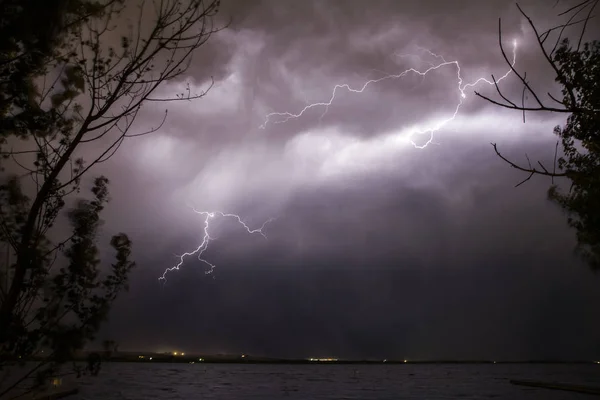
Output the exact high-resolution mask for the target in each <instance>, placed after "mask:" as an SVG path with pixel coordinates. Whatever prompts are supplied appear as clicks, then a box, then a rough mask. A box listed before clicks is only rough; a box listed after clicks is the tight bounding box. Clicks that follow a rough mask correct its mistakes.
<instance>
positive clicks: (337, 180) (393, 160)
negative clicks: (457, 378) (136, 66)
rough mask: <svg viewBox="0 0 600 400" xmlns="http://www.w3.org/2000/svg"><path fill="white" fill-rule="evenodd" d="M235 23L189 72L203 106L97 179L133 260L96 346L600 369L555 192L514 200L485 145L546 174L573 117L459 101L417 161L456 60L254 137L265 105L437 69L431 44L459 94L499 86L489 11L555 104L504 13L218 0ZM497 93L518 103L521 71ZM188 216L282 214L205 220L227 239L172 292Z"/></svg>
mask: <svg viewBox="0 0 600 400" xmlns="http://www.w3.org/2000/svg"><path fill="white" fill-rule="evenodd" d="M520 4H521V5H522V6H523V8H524V9H525V10H526V11H527V12H529V13H530V15H531V16H532V17H533V18H534V20H535V21H536V22H538V23H539V24H540V27H541V28H543V29H545V28H548V27H551V26H552V24H553V21H557V20H556V19H552V16H554V15H556V14H558V12H559V11H560V9H559V8H556V9H552V5H553V4H554V1H548V0H539V1H534V0H528V1H523V2H521V3H520ZM564 4H570V2H568V1H565V2H564ZM228 17H231V18H232V22H231V26H230V27H229V28H228V29H226V30H224V31H222V32H220V33H218V34H216V35H215V36H213V37H212V38H211V39H210V41H209V42H208V43H207V44H206V45H205V46H204V47H203V48H202V49H201V50H200V51H199V52H197V53H196V55H195V56H194V59H193V63H192V65H191V67H190V69H189V71H188V76H187V81H189V82H190V83H191V85H192V87H193V89H194V90H195V91H200V90H202V89H204V88H206V87H207V86H208V84H209V82H210V78H211V76H212V77H213V78H214V80H215V84H214V87H213V88H212V89H211V91H210V92H209V93H208V95H207V96H206V97H204V98H203V99H201V100H197V101H193V102H182V103H177V104H165V103H151V104H148V105H146V106H145V107H144V109H143V111H142V113H141V116H140V117H139V120H138V121H137V124H136V125H135V126H134V128H133V130H134V131H135V130H140V131H142V130H144V129H147V128H148V127H150V126H155V125H157V124H158V122H160V119H161V116H162V113H163V112H164V110H165V107H168V109H169V117H168V119H167V122H166V124H165V126H164V127H163V128H162V129H161V130H160V131H159V132H157V133H155V134H153V135H151V136H145V137H142V138H138V139H133V140H131V141H129V142H127V143H126V144H125V145H124V146H122V148H121V149H120V152H119V153H118V154H117V155H116V156H115V157H114V158H112V159H111V160H110V162H108V163H105V164H102V165H101V166H99V167H98V168H96V169H95V172H96V173H105V174H107V176H108V177H109V178H110V179H111V198H112V201H111V203H110V205H109V207H108V208H107V210H106V213H105V215H104V217H105V219H106V223H105V226H104V227H103V232H104V234H105V235H106V236H108V235H110V234H113V233H116V232H118V231H125V232H127V233H128V234H129V235H130V237H131V238H132V240H133V242H134V245H135V250H134V255H135V260H136V261H137V263H138V267H137V269H136V270H135V272H134V273H133V274H132V276H131V289H130V291H129V293H126V294H123V295H122V296H121V297H120V299H119V301H118V302H117V304H116V305H115V308H114V310H113V312H112V314H111V318H110V321H109V323H107V324H106V326H105V327H104V329H103V330H102V332H101V334H100V335H99V339H105V338H111V339H115V340H117V341H119V343H120V349H123V350H126V349H131V350H148V351H151V350H152V351H173V350H179V351H186V352H190V353H191V352H204V353H217V352H222V353H242V352H244V353H250V354H256V355H266V356H280V357H309V356H337V357H342V358H363V357H372V358H379V357H381V358H410V359H441V358H455V359H473V358H477V359H498V360H500V359H531V358H560V359H600V340H599V339H600V319H598V314H597V310H598V306H599V305H600V287H599V285H600V281H599V280H598V279H599V278H598V277H597V276H595V275H594V274H593V273H592V272H591V271H590V270H589V268H588V267H587V266H586V265H584V264H583V263H582V262H581V261H580V260H578V259H577V257H576V256H575V255H574V247H575V235H574V232H573V231H571V230H569V229H568V228H567V225H566V217H565V216H564V215H563V213H562V212H561V210H560V209H559V208H558V207H557V206H556V205H553V204H551V203H550V202H548V201H547V200H546V190H547V188H548V186H549V185H550V180H549V179H546V178H542V177H540V178H536V179H532V180H531V181H530V182H528V183H527V184H525V185H522V186H520V187H518V188H514V185H515V184H516V183H518V182H519V181H520V180H522V179H523V178H525V176H523V175H522V174H520V173H519V172H518V171H515V170H512V169H511V168H510V167H509V166H508V165H506V164H505V163H503V162H502V161H501V160H500V159H499V158H498V157H496V156H495V154H494V152H493V149H492V147H491V146H490V142H496V143H498V146H499V149H500V150H501V151H503V152H504V153H505V154H506V155H507V156H510V157H512V158H514V159H515V160H518V161H525V153H528V154H529V156H530V157H531V158H532V159H540V160H542V161H544V162H546V163H547V164H551V163H552V158H553V155H554V145H555V143H556V137H555V136H554V135H553V134H552V129H553V127H554V126H555V125H557V124H561V123H562V122H563V121H564V116H556V115H551V114H529V115H528V116H527V123H526V124H523V122H522V115H521V113H519V112H517V111H511V110H503V109H499V108H498V107H496V106H493V105H491V104H489V103H487V102H485V101H484V100H482V99H480V98H478V97H476V96H475V95H474V93H473V89H472V88H468V89H466V90H465V94H466V98H465V99H464V104H463V105H462V107H461V108H460V110H459V112H458V114H457V116H456V118H455V119H454V120H453V121H451V122H450V123H448V124H446V125H444V126H443V128H441V129H440V130H439V131H437V132H435V134H434V138H433V143H432V144H430V145H428V146H427V147H425V148H424V149H417V148H415V147H414V146H413V145H412V144H411V143H410V141H409V140H408V133H409V132H410V130H411V129H414V128H415V127H425V126H429V125H431V124H434V123H436V121H441V120H444V119H447V118H449V117H450V116H452V114H453V112H454V110H455V108H456V106H457V104H458V102H459V101H460V92H459V91H458V89H457V87H458V82H457V69H456V66H455V65H448V66H444V67H441V68H439V69H437V70H435V71H432V72H430V73H429V74H427V75H426V76H425V77H421V76H419V75H417V74H414V73H413V74H411V73H409V74H407V75H406V76H405V77H403V78H399V79H388V80H384V81H381V82H377V83H373V84H371V85H369V86H368V88H367V89H365V90H364V92H362V93H350V92H349V91H348V90H345V89H338V91H337V92H336V98H335V100H334V101H333V102H332V104H331V106H329V107H328V108H327V113H326V114H324V112H325V110H326V108H325V107H324V106H320V107H314V108H311V109H309V110H308V111H307V112H305V113H304V114H303V115H302V116H301V117H299V118H294V119H290V120H289V121H287V122H285V123H274V122H281V121H282V118H281V117H279V119H277V118H273V119H271V120H270V123H268V124H267V125H266V126H265V127H264V129H260V127H261V125H262V124H263V123H264V122H265V117H266V116H267V115H268V114H269V113H272V112H291V113H295V114H297V113H299V112H300V111H301V110H302V109H303V108H304V107H306V106H307V105H309V104H311V103H316V102H327V101H329V99H330V98H331V96H332V91H333V88H334V86H335V85H336V84H349V85H350V86H351V87H352V88H360V87H362V85H363V84H364V83H365V82H366V81H368V80H370V79H378V78H382V77H384V76H386V75H388V74H399V73H400V72H402V71H404V70H406V69H408V68H416V69H419V70H425V69H427V68H428V67H429V66H430V65H431V63H433V64H437V63H439V62H440V60H441V59H440V58H436V57H434V56H433V55H431V54H428V53H427V52H426V51H424V50H423V48H427V49H429V50H430V51H432V52H434V53H436V54H438V55H440V56H443V57H444V58H445V59H446V60H448V61H454V60H457V61H459V63H460V66H461V74H462V77H463V79H464V83H467V82H473V81H475V80H477V79H478V78H480V77H485V78H488V79H490V77H491V74H494V76H496V77H499V76H502V75H503V74H505V73H506V72H507V71H508V66H507V65H506V63H505V62H504V60H503V59H502V56H501V53H500V51H499V48H498V46H497V44H498V36H497V34H498V18H499V17H502V21H503V27H504V35H505V44H506V48H507V51H509V55H511V53H510V50H512V41H513V40H517V41H518V43H519V44H518V49H517V64H516V66H517V67H518V68H519V69H520V70H521V71H524V70H526V71H528V77H531V80H532V82H533V84H534V87H537V88H542V93H545V92H546V91H548V90H552V91H554V93H555V94H558V95H559V94H560V92H559V91H557V90H556V87H555V86H553V79H552V75H551V74H550V72H549V70H548V67H547V66H545V65H544V64H543V63H542V62H541V58H540V57H541V54H540V53H539V51H538V49H537V48H536V46H537V43H535V42H534V41H533V39H534V37H532V36H531V32H530V30H529V29H528V27H527V24H526V22H525V21H524V19H523V18H522V17H521V16H520V14H519V12H518V10H517V8H516V7H515V4H514V2H512V1H501V0H493V1H491V0H488V1H480V0H461V1H446V0H437V1H434V0H419V1H412V0H411V1H358V0H357V1H349V0H344V1H341V0H339V1H317V0H314V1H291V0H282V1H276V0H270V1H245V0H223V9H222V12H221V15H220V18H221V22H225V21H226V20H227V18H228ZM185 83H186V82H185V81H180V82H170V83H168V84H166V85H165V86H163V87H162V89H161V90H160V91H161V93H165V94H172V93H176V92H180V91H181V89H182V88H183V87H185ZM501 87H502V88H503V90H505V91H506V93H507V94H512V95H514V96H516V98H520V93H521V87H520V86H519V84H518V82H517V81H516V79H515V77H514V76H509V77H508V78H506V79H505V80H504V81H502V82H501ZM476 89H477V90H478V91H480V92H482V93H483V94H486V95H494V93H495V92H494V88H493V87H492V86H490V85H487V84H486V83H482V84H480V85H478V86H477V87H476ZM323 114H324V115H323ZM133 133H135V132H133ZM428 138H429V137H428V136H426V135H416V136H413V139H414V141H415V143H416V144H418V145H422V144H424V143H425V142H426V141H427V139H428ZM192 207H194V208H196V209H197V210H206V211H222V212H231V213H236V214H239V215H240V216H241V217H242V218H243V220H244V222H246V223H247V224H248V226H249V227H250V228H251V229H256V228H259V227H260V226H261V225H262V224H263V222H264V221H266V220H267V219H269V218H271V217H274V218H276V220H275V221H273V222H271V223H269V224H267V225H266V226H265V228H264V233H265V234H266V236H267V237H268V239H267V240H265V238H263V237H262V236H260V235H259V234H254V235H249V234H247V233H246V232H245V230H244V229H243V227H242V226H241V225H239V224H237V223H236V221H235V220H233V219H231V218H229V219H227V218H215V219H213V220H211V222H210V224H211V225H210V228H209V233H210V235H211V237H214V238H216V240H214V241H212V242H210V244H209V247H208V250H207V251H206V252H205V253H204V254H203V256H204V258H205V259H206V260H208V261H210V262H211V263H213V264H215V265H216V268H215V269H214V271H213V273H212V274H208V275H207V274H205V272H206V271H207V270H208V269H209V268H208V266H207V265H206V264H205V263H202V262H200V261H198V260H197V258H195V257H188V258H186V259H185V262H184V264H183V265H182V266H181V268H180V269H179V270H178V271H173V272H170V273H169V274H168V275H167V281H166V282H165V283H162V282H160V281H159V280H158V278H159V277H160V276H161V274H162V273H163V271H164V270H165V268H168V267H172V266H173V265H175V264H177V262H178V260H179V258H178V257H177V255H180V254H182V253H184V252H186V251H190V250H193V249H194V248H195V247H197V246H198V244H199V243H200V242H201V241H202V237H203V228H204V225H203V221H204V218H203V217H202V216H201V215H198V214H195V213H194V212H193V210H192ZM107 262H108V259H107Z"/></svg>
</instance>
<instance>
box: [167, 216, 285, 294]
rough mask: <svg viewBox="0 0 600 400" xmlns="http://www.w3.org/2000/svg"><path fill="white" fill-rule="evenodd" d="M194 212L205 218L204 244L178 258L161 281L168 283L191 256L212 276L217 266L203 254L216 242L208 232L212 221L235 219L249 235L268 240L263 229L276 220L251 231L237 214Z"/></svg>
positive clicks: (268, 221)
mask: <svg viewBox="0 0 600 400" xmlns="http://www.w3.org/2000/svg"><path fill="white" fill-rule="evenodd" d="M193 211H194V212H195V213H196V214H199V215H202V216H204V230H203V231H204V236H203V237H202V242H201V243H200V245H199V246H198V247H196V249H194V250H192V251H190V252H186V253H183V254H182V255H180V256H177V257H178V258H179V262H178V263H177V264H175V265H174V266H173V267H169V268H167V269H165V271H164V272H163V274H162V275H161V276H160V277H159V278H158V280H159V281H161V280H162V281H164V282H166V281H167V274H168V273H169V272H171V271H174V270H179V268H180V267H181V266H182V265H183V263H184V261H185V259H186V258H187V257H189V256H197V257H198V260H199V261H202V262H203V263H205V264H206V265H208V266H209V267H210V269H209V270H208V271H205V274H206V275H208V274H212V273H213V271H214V269H215V268H216V265H214V264H212V263H211V262H209V261H207V260H206V259H204V258H202V254H204V252H205V251H206V250H207V249H208V244H209V243H210V242H211V241H213V240H215V239H216V238H214V237H211V236H210V233H209V232H208V229H209V226H210V221H211V220H213V219H214V218H216V217H223V218H234V219H235V220H237V222H238V223H239V224H240V225H242V226H243V227H244V229H245V230H246V232H248V233H249V234H251V235H252V234H259V235H261V236H262V237H264V238H265V239H267V235H265V233H264V232H263V229H264V228H265V226H266V225H267V224H268V223H270V222H273V221H274V220H275V218H269V219H268V220H266V221H265V222H264V223H263V224H262V225H261V227H260V228H258V229H250V227H249V226H248V225H246V223H244V221H242V218H241V217H240V216H239V215H237V214H226V213H222V212H220V211H212V212H209V211H198V210H196V209H193Z"/></svg>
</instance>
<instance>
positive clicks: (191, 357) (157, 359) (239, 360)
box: [31, 351, 600, 364]
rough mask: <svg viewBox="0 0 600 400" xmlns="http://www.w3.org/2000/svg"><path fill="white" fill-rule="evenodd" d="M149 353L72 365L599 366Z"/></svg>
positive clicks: (76, 358)
mask: <svg viewBox="0 0 600 400" xmlns="http://www.w3.org/2000/svg"><path fill="white" fill-rule="evenodd" d="M181 354H182V353H178V354H177V355H176V354H174V353H152V352H143V351H140V352H118V353H112V354H107V353H106V352H104V351H95V352H94V351H87V352H80V353H78V354H76V355H75V356H74V357H73V358H72V361H86V360H88V358H89V357H90V356H93V357H98V356H99V357H100V359H101V360H102V361H103V362H138V363H149V362H154V363H190V364H196V363H209V364H210V363H230V364H600V362H598V361H589V360H586V361H583V360H550V359H548V360H513V361H507V360H504V361H494V360H394V359H386V360H383V359H377V360H376V359H368V360H353V359H341V358H340V359H338V358H326V357H323V358H299V359H285V358H271V357H260V356H253V355H246V354H243V355H241V354H234V355H231V354H213V355H203V354H187V353H183V354H184V355H181ZM42 359H43V356H42V355H41V354H40V356H38V357H32V358H31V361H41V360H42Z"/></svg>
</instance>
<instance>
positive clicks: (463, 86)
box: [259, 40, 517, 149]
mask: <svg viewBox="0 0 600 400" xmlns="http://www.w3.org/2000/svg"><path fill="white" fill-rule="evenodd" d="M419 50H420V51H422V52H425V53H428V54H429V55H430V56H431V57H433V58H434V59H436V60H438V61H439V63H438V64H432V63H428V64H429V65H430V67H429V68H427V69H425V70H423V71H420V70H418V69H415V68H409V69H407V70H405V71H402V72H400V73H399V74H391V75H386V76H384V77H381V78H377V79H371V80H368V81H366V82H365V83H364V84H363V85H362V86H361V87H358V88H353V87H351V86H350V85H349V84H347V83H342V84H337V85H335V86H334V87H333V91H332V93H331V97H330V98H329V100H328V101H324V102H317V103H312V104H309V105H307V106H306V107H304V108H303V109H302V110H300V112H298V113H297V114H294V113H291V112H272V113H269V114H267V115H266V117H265V120H264V122H263V124H262V125H260V127H259V128H260V129H265V128H266V126H267V125H268V124H269V123H273V124H281V123H285V122H287V121H289V120H291V119H294V118H300V117H301V116H302V115H304V113H306V112H307V111H308V110H310V109H312V108H315V107H325V110H324V111H323V113H322V114H321V118H323V117H324V116H325V114H327V111H328V109H329V106H330V105H331V104H333V102H334V100H335V96H336V95H337V93H338V92H339V91H340V90H341V89H346V90H347V91H348V92H351V93H363V92H364V91H365V89H367V87H369V86H370V85H372V84H377V83H380V82H383V81H385V80H389V79H400V78H402V77H404V76H406V75H408V74H410V73H412V74H416V75H420V76H422V77H425V76H426V75H427V74H428V73H430V72H432V71H435V70H438V69H440V68H442V67H447V66H454V67H456V78H457V87H458V92H459V93H460V98H459V101H458V104H457V105H456V107H455V109H454V112H453V113H452V114H451V116H450V117H449V118H446V119H444V120H442V121H439V122H437V123H435V124H431V125H429V126H427V127H425V128H422V129H419V128H413V129H412V130H411V131H409V133H408V137H409V140H410V142H411V143H412V145H413V146H414V147H415V148H418V149H423V148H425V147H427V146H428V145H429V144H430V143H432V142H433V135H434V132H437V131H438V130H440V129H441V128H442V127H443V126H444V125H446V124H447V123H449V122H450V121H452V120H453V119H454V118H456V115H457V114H458V111H459V110H460V107H461V106H462V105H463V102H464V99H466V97H467V95H466V93H465V92H466V90H467V89H468V88H472V87H474V86H476V85H478V84H479V83H481V82H485V83H487V84H488V85H495V84H497V83H498V82H500V81H502V80H504V79H505V78H506V77H507V76H509V75H510V73H511V72H512V68H511V69H509V70H508V71H507V72H506V73H505V74H504V75H502V76H501V77H500V78H498V79H496V80H495V82H494V81H490V80H488V79H486V78H479V79H477V80H476V81H474V82H471V83H463V78H462V75H461V67H460V63H459V62H458V61H447V60H446V59H445V58H444V57H443V56H441V55H438V54H435V53H433V52H432V51H430V50H427V49H424V48H419ZM512 53H513V59H512V63H511V67H514V65H515V63H516V61H517V41H516V40H514V41H513V52H512ZM400 56H405V55H400ZM425 134H429V139H428V140H427V141H426V142H425V144H422V145H417V144H416V143H415V142H414V140H413V137H414V136H415V135H425Z"/></svg>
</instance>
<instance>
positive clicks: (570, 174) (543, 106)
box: [476, 0, 600, 270]
mask: <svg viewBox="0 0 600 400" xmlns="http://www.w3.org/2000/svg"><path fill="white" fill-rule="evenodd" d="M599 2H600V0H584V1H581V2H580V3H578V4H576V5H574V6H572V7H569V8H567V9H566V10H565V11H563V12H561V13H560V14H559V15H560V16H563V17H565V18H567V20H566V22H565V23H563V24H560V25H558V26H555V27H553V28H550V29H548V30H546V31H543V32H540V31H539V30H538V29H537V27H536V25H535V23H534V22H533V21H532V19H531V18H530V17H529V16H528V15H527V14H526V13H525V12H524V11H523V9H522V8H521V7H520V6H519V5H518V4H517V7H518V9H519V11H520V12H521V14H522V15H523V17H524V18H525V19H526V20H527V21H528V23H529V26H530V27H531V28H532V30H533V32H534V34H535V36H536V41H537V44H538V47H539V49H540V52H541V54H542V57H543V59H544V60H545V61H546V62H547V63H548V65H549V66H550V67H551V68H552V70H553V71H554V74H555V81H556V82H557V83H558V84H559V85H560V87H561V95H562V98H561V97H560V96H555V95H553V94H551V93H547V97H548V100H544V99H543V97H542V96H541V95H539V94H538V93H536V92H535V91H534V90H533V89H532V87H531V85H530V82H529V80H528V79H527V74H526V73H524V72H523V73H522V72H520V71H517V69H516V68H514V67H513V66H512V65H511V63H510V61H509V59H508V58H507V56H506V53H505V51H504V48H503V45H502V24H501V22H502V21H501V20H500V21H499V25H498V31H499V35H498V38H499V45H500V50H501V52H502V55H503V56H504V59H505V60H506V62H507V64H508V65H510V66H511V68H512V71H513V72H514V74H515V75H516V76H517V77H518V78H519V80H520V81H521V83H522V85H523V92H522V96H521V98H520V99H519V100H511V99H509V98H508V97H507V96H506V95H504V93H502V91H501V89H500V88H499V86H498V85H496V90H497V93H498V95H499V96H500V98H501V100H495V99H492V98H490V97H487V96H484V95H482V94H480V93H477V92H476V94H477V95H478V96H479V97H481V98H483V99H485V100H487V101H489V102H491V103H493V104H495V105H498V106H500V107H504V108H509V109H513V110H519V111H521V112H522V114H523V122H525V114H526V112H530V111H535V112H555V113H565V114H568V118H567V122H566V124H565V126H563V127H561V126H557V127H555V128H554V134H556V135H557V136H558V138H559V141H558V142H557V144H556V148H555V153H554V154H555V156H554V160H555V162H554V166H553V168H552V169H548V168H546V166H544V165H543V164H542V163H541V162H540V161H538V162H537V165H536V166H534V165H532V163H531V161H530V160H529V157H527V165H520V164H518V163H516V162H514V161H512V160H509V159H508V158H506V157H505V156H504V155H502V153H501V152H500V151H499V150H498V148H497V145H496V144H495V143H492V146H493V147H494V150H495V152H496V154H497V155H498V156H499V157H500V158H501V159H502V160H504V161H505V162H506V163H508V164H509V165H510V166H511V167H513V168H516V169H518V170H520V171H523V172H525V173H527V177H526V178H525V179H524V180H523V181H521V182H519V183H518V184H517V186H519V185H521V184H523V183H525V182H527V181H528V180H529V179H531V177H533V176H534V175H544V176H549V177H552V179H553V180H552V185H551V187H550V189H549V190H548V197H549V198H550V199H551V200H552V201H553V202H555V203H556V204H558V205H560V206H561V208H562V209H563V210H564V211H565V212H566V214H567V216H568V219H567V221H568V224H569V225H570V226H571V227H573V228H574V229H575V231H576V234H577V242H578V245H577V250H578V252H579V253H580V254H581V256H583V258H584V260H585V261H586V262H587V263H588V264H589V266H590V267H591V268H592V269H593V270H600V42H599V41H597V40H593V41H591V42H585V41H584V35H585V33H586V30H587V28H588V26H589V22H590V20H591V19H592V18H593V17H594V15H593V12H594V10H595V9H596V8H597V6H598V3H599ZM557 4H558V2H557ZM572 29H579V31H578V35H577V37H576V38H575V40H570V39H569V38H568V37H565V35H566V34H567V32H568V30H572ZM551 37H555V39H554V40H553V41H552V42H553V43H550V44H548V39H549V38H551ZM526 95H527V97H530V98H531V99H532V100H531V101H530V103H526V102H525V98H526ZM529 95H530V96H529ZM559 143H560V144H562V153H563V154H562V156H561V157H559V158H557V154H558V146H559ZM557 167H558V170H557ZM555 177H562V178H565V179H567V180H568V181H569V182H570V188H569V189H568V190H567V191H564V190H560V189H559V188H558V186H557V185H555V183H554V178H555Z"/></svg>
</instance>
